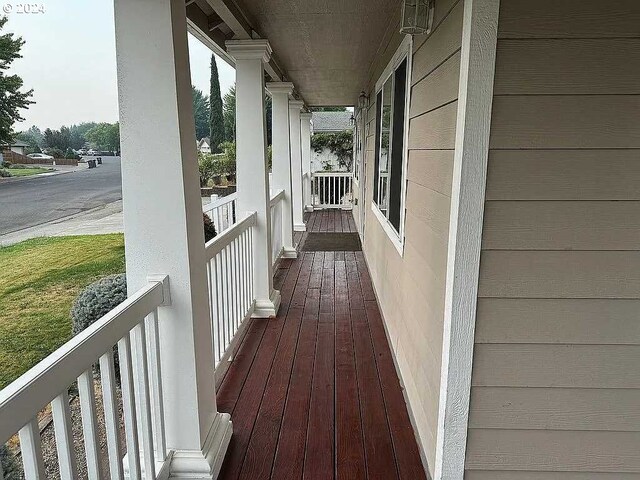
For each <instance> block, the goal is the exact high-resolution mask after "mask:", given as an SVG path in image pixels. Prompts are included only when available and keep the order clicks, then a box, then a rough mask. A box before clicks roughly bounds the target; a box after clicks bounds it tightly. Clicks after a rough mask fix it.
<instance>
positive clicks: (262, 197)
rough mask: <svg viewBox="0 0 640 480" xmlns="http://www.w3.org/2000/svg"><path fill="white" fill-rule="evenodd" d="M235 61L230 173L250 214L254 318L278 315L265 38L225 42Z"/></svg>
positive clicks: (242, 205) (240, 205)
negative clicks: (253, 214)
mask: <svg viewBox="0 0 640 480" xmlns="http://www.w3.org/2000/svg"><path fill="white" fill-rule="evenodd" d="M226 46H227V52H228V53H229V55H231V56H232V57H233V58H234V59H235V61H236V176H237V184H238V186H237V191H238V200H237V202H238V210H239V211H240V212H247V211H251V212H256V214H257V218H256V225H255V227H254V230H253V268H254V272H253V278H254V294H255V298H256V305H255V310H254V314H253V316H254V317H259V318H268V317H273V316H275V315H276V314H277V313H278V308H279V307H280V292H279V291H277V290H274V288H273V265H272V262H271V209H270V203H271V195H270V192H269V169H268V165H267V122H266V112H265V106H264V100H265V94H266V92H265V88H264V65H265V63H267V62H268V61H269V59H270V58H271V46H270V45H269V42H268V41H267V40H229V41H228V42H226Z"/></svg>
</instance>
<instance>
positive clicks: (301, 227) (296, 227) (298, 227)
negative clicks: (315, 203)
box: [293, 223, 307, 232]
mask: <svg viewBox="0 0 640 480" xmlns="http://www.w3.org/2000/svg"><path fill="white" fill-rule="evenodd" d="M293 231H294V232H306V231H307V226H306V225H305V224H304V223H294V224H293Z"/></svg>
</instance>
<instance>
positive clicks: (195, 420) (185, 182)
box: [115, 0, 231, 479]
mask: <svg viewBox="0 0 640 480" xmlns="http://www.w3.org/2000/svg"><path fill="white" fill-rule="evenodd" d="M141 25H144V28H141ZM115 28H116V57H117V66H118V91H119V105H120V137H121V147H122V157H123V161H122V193H123V211H124V226H125V232H126V234H125V246H126V270H127V286H128V290H129V292H136V291H137V290H139V289H140V288H142V287H144V286H146V285H147V284H148V283H147V276H148V275H150V274H158V273H162V274H167V275H168V276H169V279H170V282H171V300H172V302H171V305H170V306H162V307H161V308H160V309H159V310H158V315H159V322H158V329H159V332H158V334H159V339H160V348H159V350H160V351H161V352H162V355H161V359H160V360H161V365H160V370H161V372H162V379H161V380H162V389H163V392H162V393H163V406H164V417H165V428H166V444H167V449H168V450H171V451H173V454H172V457H171V458H172V459H171V464H170V467H169V468H170V476H171V478H196V477H197V478H202V479H212V478H215V477H216V476H217V474H218V472H219V470H220V467H221V465H222V460H223V458H224V454H225V452H226V449H227V446H228V443H229V440H230V436H231V421H230V417H229V415H228V414H221V413H218V412H217V408H216V400H215V383H214V368H213V351H212V348H211V341H210V340H209V339H210V338H211V322H210V321H209V309H208V292H207V278H206V262H205V250H204V234H203V226H202V204H201V199H200V185H199V176H198V164H197V157H196V144H195V141H194V139H195V128H194V122H193V107H192V97H191V78H190V69H189V52H188V46H187V22H186V11H185V4H184V2H177V1H174V0H135V1H132V0H115ZM150 118H153V119H154V121H153V122H150V121H149V119H150ZM135 350H139V349H135ZM134 353H136V354H137V353H139V352H138V351H136V352H134ZM140 353H143V352H140ZM134 364H135V365H136V368H137V365H138V362H136V361H134ZM121 368H122V364H121ZM144 394H145V395H144V397H145V398H148V395H146V394H147V392H144ZM142 413H143V414H144V415H145V417H146V421H148V419H149V417H148V412H142ZM146 428H147V430H148V425H147V427H146ZM144 435H145V433H143V438H142V440H143V442H142V444H143V445H144V444H145V437H144ZM146 440H147V443H148V435H147V436H146ZM146 447H147V451H148V452H149V449H150V448H151V446H150V445H146ZM148 452H147V456H146V457H143V458H144V459H145V463H147V465H148V464H149V463H150V461H151V460H150V456H149V453H148Z"/></svg>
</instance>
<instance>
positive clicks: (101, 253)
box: [0, 234, 124, 389]
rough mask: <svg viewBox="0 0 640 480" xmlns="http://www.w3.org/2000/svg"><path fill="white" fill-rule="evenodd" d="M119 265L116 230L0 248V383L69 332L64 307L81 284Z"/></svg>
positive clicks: (8, 380) (120, 242)
mask: <svg viewBox="0 0 640 480" xmlns="http://www.w3.org/2000/svg"><path fill="white" fill-rule="evenodd" d="M123 271H124V237H123V236H122V235H121V234H113V235H86V236H76V237H57V238H40V239H35V240H28V241H26V242H22V243H19V244H17V245H13V246H10V247H4V248H0V389H2V388H4V387H5V386H6V385H8V384H9V383H11V381H13V380H14V379H15V378H17V377H18V376H19V375H21V374H22V373H24V372H25V371H27V370H28V369H29V368H31V367H32V366H33V365H35V364H36V363H37V362H39V361H40V360H42V359H43V358H44V357H46V356H47V355H48V354H49V353H51V352H52V351H53V350H55V349H56V348H58V347H59V346H60V345H62V344H63V343H64V342H65V341H67V340H68V339H69V338H70V336H71V320H70V317H69V310H70V309H71V304H72V303H73V300H74V299H75V297H76V295H77V294H78V293H79V292H80V290H82V288H84V287H85V286H86V285H88V284H89V283H91V282H93V281H94V280H96V279H98V278H100V277H102V276H104V275H110V274H113V273H120V272H123Z"/></svg>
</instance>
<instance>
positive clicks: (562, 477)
mask: <svg viewBox="0 0 640 480" xmlns="http://www.w3.org/2000/svg"><path fill="white" fill-rule="evenodd" d="M638 479H640V475H639V474H637V473H594V472H586V473H574V472H522V471H518V472H516V471H502V472H500V471H496V470H493V471H485V472H482V471H478V470H467V472H466V473H465V475H464V480H638Z"/></svg>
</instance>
